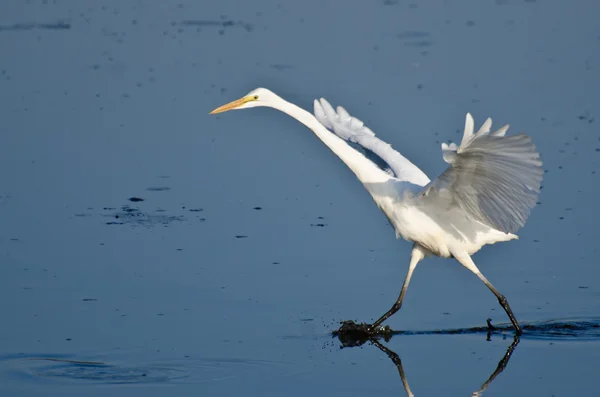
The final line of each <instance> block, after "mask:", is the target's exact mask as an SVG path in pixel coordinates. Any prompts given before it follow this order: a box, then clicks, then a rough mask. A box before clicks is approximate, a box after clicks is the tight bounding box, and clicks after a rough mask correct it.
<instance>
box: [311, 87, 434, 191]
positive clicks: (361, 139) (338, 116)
mask: <svg viewBox="0 0 600 397" xmlns="http://www.w3.org/2000/svg"><path fill="white" fill-rule="evenodd" d="M314 107H315V110H314V115H315V117H316V118H317V120H319V122H320V123H321V124H323V125H324V126H325V127H327V128H328V129H329V130H332V131H333V132H334V133H335V134H336V135H337V136H339V137H340V138H342V139H344V140H346V141H349V142H352V143H356V144H358V145H360V146H362V147H363V148H365V149H367V150H369V151H371V152H373V153H374V154H376V155H377V156H378V157H379V158H381V159H382V160H383V161H384V162H385V163H387V165H388V166H389V167H390V168H391V170H392V171H393V172H394V174H395V176H396V177H397V178H398V179H400V180H403V181H407V182H411V183H414V184H416V185H419V186H425V185H426V184H427V183H429V178H428V177H427V175H425V173H424V172H423V171H421V170H420V169H419V168H418V167H417V166H415V165H414V164H413V163H411V162H410V161H409V160H408V159H406V158H405V157H404V156H402V155H401V154H400V153H398V152H397V151H396V150H394V149H393V148H392V146H391V145H390V144H389V143H386V142H384V141H382V140H381V139H379V138H377V137H376V136H375V133H374V132H373V131H371V130H370V129H369V128H368V127H367V126H365V125H364V123H363V122H362V121H361V120H360V119H358V118H356V117H352V116H351V115H350V114H349V113H348V111H346V109H344V108H343V107H341V106H338V107H337V111H336V110H334V108H333V107H332V106H331V105H330V104H329V102H327V101H326V100H325V99H323V98H321V99H320V100H315V102H314Z"/></svg>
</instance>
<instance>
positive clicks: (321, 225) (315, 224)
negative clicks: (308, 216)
mask: <svg viewBox="0 0 600 397" xmlns="http://www.w3.org/2000/svg"><path fill="white" fill-rule="evenodd" d="M310 226H312V227H325V226H326V225H325V224H324V223H311V224H310Z"/></svg>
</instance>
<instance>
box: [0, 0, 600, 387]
mask: <svg viewBox="0 0 600 397" xmlns="http://www.w3.org/2000/svg"><path fill="white" fill-rule="evenodd" d="M457 3H460V4H457ZM598 12H600V5H598V3H597V2H595V1H592V0H589V1H584V0H579V1H573V2H564V1H558V0H538V1H531V0H529V1H522V0H521V1H516V0H495V1H494V0H485V1H476V0H471V1H464V2H447V1H441V0H440V1H429V2H417V1H404V0H385V1H377V2H375V1H373V2H358V1H342V0H338V1H333V0H331V1H315V0H307V1H303V2H284V1H280V2H275V1H268V0H254V1H252V2H247V1H242V0H230V1H219V2H212V1H185V0H181V1H177V2H170V1H161V2H151V1H146V2H144V1H128V2H123V1H117V0H113V1H110V0H103V1H96V2H82V1H75V0H72V1H60V0H35V1H34V0H30V1H20V0H12V1H5V2H3V4H2V5H1V6H0V53H1V54H2V56H1V57H0V109H1V110H0V125H1V127H2V133H1V134H0V181H2V183H1V185H0V257H1V262H0V263H1V265H0V316H1V319H2V326H0V395H2V396H34V395H40V394H43V395H45V396H79V395H82V394H85V395H86V396H105V395H107V394H109V393H110V394H111V395H128V396H129V395H139V396H148V395H165V394H168V395H172V396H180V395H181V396H183V395H186V396H187V395H191V394H205V395H222V396H229V395H239V394H241V393H244V394H249V395H257V396H259V395H260V396H271V395H273V396H275V395H288V396H296V395H298V396H300V395H306V394H319V395H347V396H354V395H356V396H362V395H365V394H367V395H374V394H379V395H392V394H393V395H398V394H400V395H403V393H404V394H406V392H405V391H404V386H403V382H402V380H401V377H400V376H399V370H398V367H397V366H396V364H395V363H394V362H393V361H392V360H390V358H389V357H388V356H387V355H386V354H385V353H384V352H382V351H380V350H379V349H378V348H377V347H376V346H375V345H373V344H370V343H367V344H365V345H363V347H362V348H344V349H340V342H339V341H338V340H337V339H334V338H332V337H331V335H330V331H332V330H334V329H336V328H337V327H338V326H339V322H340V321H342V320H347V319H353V320H357V321H372V320H374V319H375V318H377V317H378V316H379V315H381V314H382V313H383V312H384V311H385V310H386V309H388V308H389V306H390V305H391V304H392V303H393V300H394V299H395V298H396V296H397V294H398V291H399V289H400V286H401V284H402V280H403V279H404V275H405V272H406V269H407V266H408V258H409V255H410V248H411V245H410V244H409V243H407V242H405V241H402V240H400V241H398V240H396V239H395V236H394V233H393V230H392V229H391V228H390V226H389V225H388V223H387V220H386V218H385V216H384V215H383V214H382V213H381V212H380V211H379V210H378V209H377V208H376V206H375V205H373V203H372V200H371V198H370V197H369V195H368V194H367V193H366V192H365V191H364V189H363V188H362V187H361V186H360V184H359V183H358V181H357V180H356V178H355V176H354V175H353V174H352V173H351V172H350V171H349V170H347V169H346V168H345V166H344V164H343V163H342V162H341V161H340V160H339V159H337V158H336V157H335V156H333V155H332V154H331V153H330V152H329V150H328V149H327V148H326V147H324V145H323V144H322V143H321V142H320V141H319V140H318V139H316V138H315V136H314V135H313V134H312V133H311V132H310V131H309V130H307V129H306V128H305V127H303V126H302V125H300V124H299V123H297V122H296V121H295V120H292V119H290V118H289V117H287V116H286V115H283V114H280V113H278V112H275V111H273V110H271V109H253V110H248V111H238V112H230V113H225V114H223V115H219V116H209V115H208V112H209V111H210V110H212V109H213V108H215V107H216V106H219V105H222V104H224V103H226V102H229V101H231V100H234V99H237V98H239V97H240V96H242V95H244V94H245V93H247V92H248V91H250V90H251V89H254V88H256V87H259V86H262V87H267V88H269V89H271V90H273V91H275V92H276V93H278V94H279V95H281V96H282V97H284V98H286V99H287V100H289V101H292V102H294V103H297V104H298V105H300V106H302V107H304V108H307V109H310V108H311V106H312V100H313V99H314V98H318V97H321V96H323V97H325V98H327V99H328V100H329V101H330V102H332V103H333V104H334V105H338V104H339V105H343V106H344V107H345V108H346V109H348V111H349V112H350V113H351V114H353V115H355V116H357V117H359V118H360V119H362V120H364V121H365V123H366V124H367V125H368V126H369V127H370V128H372V129H373V130H374V131H375V132H376V133H377V134H378V136H380V137H381V138H382V139H384V140H386V141H388V142H390V143H391V144H392V145H393V146H394V147H395V148H397V149H398V150H399V151H400V152H401V153H403V154H404V155H405V156H407V157H408V158H409V159H410V160H411V161H413V162H414V163H415V164H417V165H418V166H419V167H421V168H422V169H423V170H424V171H425V172H426V173H427V174H428V175H430V176H431V177H435V176H436V175H438V174H439V173H441V172H442V171H443V170H444V169H445V167H446V165H447V164H446V163H444V162H443V160H442V156H441V149H440V143H441V142H444V141H447V140H454V141H457V140H459V139H460V134H462V127H463V125H464V116H465V113H466V112H471V113H472V114H473V115H474V117H475V120H476V124H477V125H479V124H480V123H482V122H483V121H484V120H485V118H487V117H492V118H493V119H494V123H495V125H497V126H499V125H503V124H506V123H510V124H511V129H510V130H509V133H517V132H526V133H527V134H529V135H531V136H532V137H533V140H534V142H535V144H536V146H537V148H538V149H539V151H540V153H541V155H542V159H543V161H544V168H545V170H546V172H547V173H546V174H545V176H544V187H543V190H542V194H541V196H540V199H539V200H540V205H538V206H537V207H536V208H535V209H534V210H533V212H532V214H531V217H530V218H529V220H528V223H527V225H526V227H525V228H524V229H522V230H521V231H520V232H519V236H520V239H519V240H518V241H512V242H509V243H502V244H497V245H494V246H488V247H485V248H484V249H483V250H482V251H481V252H480V253H478V254H477V255H475V256H474V260H475V263H477V264H478V266H479V267H480V269H481V270H482V271H483V272H484V274H485V275H486V277H487V278H488V279H489V280H490V281H491V282H492V283H494V285H495V286H496V287H497V288H498V289H499V290H500V291H501V292H502V293H503V294H505V295H506V297H507V298H508V300H509V302H510V304H511V307H512V309H513V311H514V312H515V315H516V316H517V318H518V319H519V320H520V321H522V322H523V323H531V324H537V325H539V324H544V323H547V322H549V321H557V322H559V323H561V324H565V323H566V324H571V323H573V322H577V321H580V320H583V321H588V322H589V324H591V326H590V328H589V329H586V330H583V331H582V332H581V333H579V334H577V335H575V336H573V335H548V334H544V333H543V332H542V333H540V332H538V331H535V330H534V331H531V332H529V334H528V333H527V332H526V333H525V335H524V337H523V338H521V340H520V342H519V344H518V345H517V346H516V347H515V349H514V351H513V352H512V354H511V355H510V360H509V361H508V364H507V365H506V368H505V369H504V371H503V372H502V373H500V374H499V375H498V376H496V377H495V379H493V381H492V382H491V383H490V384H489V385H488V386H487V389H486V390H485V391H484V392H483V393H484V395H486V396H507V395H510V396H532V395H534V396H552V395H554V396H565V395H569V396H571V395H577V396H595V395H597V387H596V382H595V376H596V374H597V372H598V369H599V367H598V362H599V360H598V359H599V358H600V338H598V332H597V329H595V328H594V327H593V326H594V325H598V324H599V322H598V321H597V319H598V317H599V313H600V285H599V283H598V280H600V267H598V266H597V257H596V255H597V247H598V243H597V236H598V234H597V232H596V223H597V219H599V215H600V214H599V210H598V206H597V204H596V202H597V196H598V194H600V183H599V182H600V180H599V178H600V165H599V162H600V132H599V131H598V127H597V126H598V123H599V122H600V119H598V117H599V115H600V106H599V104H600V100H599V99H600V98H599V94H598V93H599V92H600V73H599V70H600V69H599V68H600V27H599V25H598V23H597V15H598ZM131 199H133V200H131ZM137 199H142V200H143V201H140V200H137ZM488 317H491V318H492V319H493V322H494V324H496V325H502V324H503V323H506V322H507V321H508V320H507V318H506V316H505V313H504V311H503V310H502V308H501V307H500V306H499V305H498V303H497V301H496V299H495V298H494V296H493V295H492V294H491V293H490V292H489V290H487V288H486V287H485V286H484V285H483V284H482V283H481V282H479V281H478V279H477V278H476V277H474V276H473V275H472V274H470V273H469V272H468V271H466V270H465V269H464V268H462V267H461V266H460V265H458V264H457V263H456V262H455V261H454V260H451V259H434V258H431V259H426V260H425V261H424V262H423V263H422V264H420V265H419V267H418V268H417V270H416V272H415V276H414V278H413V281H412V282H411V286H410V289H409V291H408V294H407V296H406V299H405V302H404V307H403V308H402V310H401V311H400V312H399V313H398V314H396V315H395V316H393V317H392V318H391V319H390V320H389V321H388V324H389V325H390V326H391V327H392V328H394V329H398V330H406V331H415V332H416V333H417V334H416V335H415V334H408V335H407V334H404V335H396V336H394V337H393V338H392V339H391V340H390V341H389V342H385V341H381V343H382V344H383V345H384V346H386V347H387V348H388V349H391V350H392V351H394V352H395V353H397V354H398V355H399V357H400V358H401V361H402V367H403V372H404V374H405V378H406V379H405V381H406V382H407V384H408V385H409V386H410V390H412V392H413V393H414V394H415V395H417V396H465V395H471V393H473V392H475V391H477V390H478V389H479V388H480V387H481V386H482V385H483V384H484V383H485V382H486V380H487V379H488V378H489V377H490V376H491V375H492V374H493V373H494V371H495V370H496V368H497V366H498V363H499V362H500V361H501V360H502V359H503V358H504V357H505V353H506V352H507V349H509V347H510V345H511V342H512V341H513V340H512V334H511V333H510V332H509V331H504V332H500V333H499V334H495V335H492V336H491V340H490V341H488V340H486V339H487V338H486V335H485V332H481V333H474V334H473V333H466V334H457V335H429V334H419V331H427V330H438V329H446V330H449V329H454V328H463V327H465V328H469V327H478V326H484V325H485V320H486V318H488ZM49 359H51V360H49Z"/></svg>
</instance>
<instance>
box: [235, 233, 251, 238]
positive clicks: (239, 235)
mask: <svg viewBox="0 0 600 397" xmlns="http://www.w3.org/2000/svg"><path fill="white" fill-rule="evenodd" d="M235 238H248V236H244V235H242V234H238V235H237V236H235Z"/></svg>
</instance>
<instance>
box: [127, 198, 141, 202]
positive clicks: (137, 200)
mask: <svg viewBox="0 0 600 397" xmlns="http://www.w3.org/2000/svg"><path fill="white" fill-rule="evenodd" d="M128 200H129V201H131V202H134V203H137V202H139V201H144V199H143V198H140V197H129V199H128Z"/></svg>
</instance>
